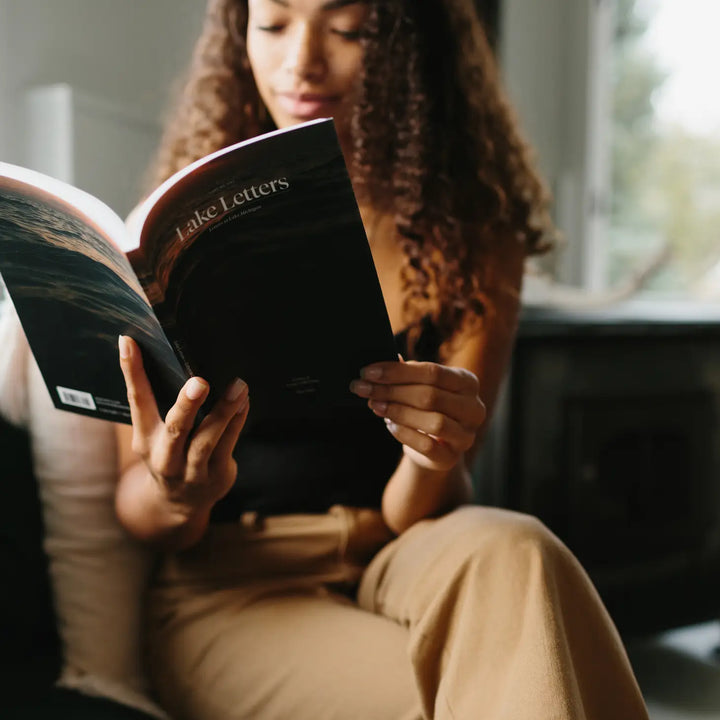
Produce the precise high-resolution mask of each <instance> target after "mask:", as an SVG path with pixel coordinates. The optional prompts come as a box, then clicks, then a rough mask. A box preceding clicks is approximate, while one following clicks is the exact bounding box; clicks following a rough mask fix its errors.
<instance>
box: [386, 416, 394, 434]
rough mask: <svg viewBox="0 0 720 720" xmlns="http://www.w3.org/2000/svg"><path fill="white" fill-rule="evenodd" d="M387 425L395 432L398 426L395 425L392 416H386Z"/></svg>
mask: <svg viewBox="0 0 720 720" xmlns="http://www.w3.org/2000/svg"><path fill="white" fill-rule="evenodd" d="M385 425H387V429H388V430H389V431H390V432H395V428H396V427H397V425H395V423H394V422H393V421H392V420H391V419H390V418H385Z"/></svg>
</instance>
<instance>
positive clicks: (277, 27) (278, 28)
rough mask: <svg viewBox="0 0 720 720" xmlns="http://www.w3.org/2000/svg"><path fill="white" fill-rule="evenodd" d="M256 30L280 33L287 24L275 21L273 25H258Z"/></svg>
mask: <svg viewBox="0 0 720 720" xmlns="http://www.w3.org/2000/svg"><path fill="white" fill-rule="evenodd" d="M255 29H256V30H260V31H261V32H266V33H279V32H282V31H283V30H284V29H285V25H283V24H282V23H273V24H272V25H256V26H255Z"/></svg>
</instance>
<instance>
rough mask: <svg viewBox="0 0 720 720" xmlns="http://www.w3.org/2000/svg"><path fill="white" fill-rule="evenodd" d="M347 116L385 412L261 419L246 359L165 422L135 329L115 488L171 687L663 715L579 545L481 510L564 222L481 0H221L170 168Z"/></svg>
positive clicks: (305, 698) (228, 705) (225, 697)
mask: <svg viewBox="0 0 720 720" xmlns="http://www.w3.org/2000/svg"><path fill="white" fill-rule="evenodd" d="M329 115H331V116H333V117H334V118H335V123H336V127H337V130H338V134H339V136H340V139H341V144H342V147H343V152H344V154H345V157H346V160H347V163H348V167H349V169H350V172H351V176H352V179H353V183H354V187H355V190H356V193H357V196H358V201H359V204H360V207H361V212H362V216H363V219H364V222H365V225H366V228H367V231H368V236H369V242H370V246H371V249H372V253H373V258H374V260H375V264H376V267H377V270H378V274H379V278H380V283H381V286H382V290H383V293H384V296H385V299H386V303H387V307H388V311H389V315H390V320H391V323H392V326H393V329H394V331H395V332H396V333H397V335H396V338H397V342H398V347H399V349H400V351H401V353H402V355H403V357H404V359H402V358H401V359H400V360H399V361H398V362H392V363H379V364H375V365H371V366H369V367H367V368H364V369H363V370H362V373H361V376H360V377H358V379H357V380H356V381H354V382H353V383H352V385H351V388H350V390H351V391H352V392H354V393H355V394H357V395H359V396H360V397H363V398H367V400H368V403H367V404H368V408H367V411H366V412H364V413H361V414H360V415H357V414H353V413H349V414H348V416H347V417H339V418H338V420H337V423H333V427H317V426H312V425H308V427H305V426H303V427H298V428H292V429H291V432H290V433H288V432H287V429H285V430H283V431H282V432H281V431H278V432H277V433H276V435H273V434H272V432H268V431H267V429H266V430H265V432H263V433H261V434H258V433H255V434H253V433H251V432H243V426H244V424H245V420H246V418H247V414H248V411H249V407H250V399H249V398H250V396H251V394H252V388H248V387H247V386H246V385H245V383H244V382H243V381H242V380H241V379H238V380H237V381H236V382H235V383H233V384H232V385H231V386H230V387H229V388H228V389H227V391H226V393H225V396H224V398H223V399H222V400H220V401H219V402H218V403H217V404H216V406H215V407H214V408H212V410H211V412H210V413H209V414H208V415H207V416H206V418H205V419H204V420H203V421H202V423H201V424H200V425H199V426H198V427H197V428H196V429H194V430H193V420H194V418H195V415H196V413H197V411H198V409H199V408H200V406H201V405H202V404H203V402H204V400H205V398H206V397H207V393H208V385H207V383H206V382H205V381H204V380H202V379H201V378H192V379H191V380H189V381H188V383H187V384H186V386H185V387H184V388H183V390H181V392H180V394H179V396H178V399H177V402H176V404H175V405H174V406H173V408H172V409H171V410H170V412H169V413H168V415H167V417H166V418H165V419H164V421H163V419H162V418H160V416H159V414H158V411H157V408H156V405H155V402H154V399H153V396H152V392H151V389H150V387H149V385H148V382H147V379H146V376H145V374H144V372H143V369H142V360H141V357H140V353H139V351H138V349H137V346H136V345H135V344H134V343H133V342H132V341H131V340H130V339H129V338H121V340H120V362H121V366H122V369H123V373H124V376H125V379H126V383H127V385H128V392H129V397H130V401H131V408H132V414H133V428H132V430H130V429H126V428H120V429H119V431H118V433H119V435H118V437H119V447H120V458H121V463H122V467H121V479H120V482H119V485H118V490H117V498H116V507H117V511H118V515H119V517H120V519H121V521H122V522H123V524H124V525H125V526H126V527H127V528H128V529H129V530H130V532H131V533H133V534H134V535H135V536H136V537H139V538H141V539H144V540H147V541H153V542H156V543H158V544H161V545H163V546H164V547H165V548H166V549H167V550H168V551H169V552H168V553H167V555H166V557H165V560H164V562H163V564H162V567H161V569H160V570H159V572H158V576H157V578H156V582H155V585H154V588H153V590H152V593H151V597H150V607H149V626H148V627H149V641H148V646H149V658H150V671H151V674H152V677H153V680H154V684H155V688H156V691H157V693H158V696H159V697H160V698H161V700H162V702H163V703H164V704H165V705H166V707H167V708H168V710H169V711H170V712H171V714H172V715H173V716H174V717H176V718H198V719H204V718H222V719H223V720H225V719H227V718H285V717H287V718H294V719H297V718H313V719H314V720H317V719H320V718H406V719H409V718H421V717H424V718H473V717H483V718H485V717H487V718H501V717H502V718H513V720H518V719H520V718H525V717H528V718H530V717H532V718H545V717H546V718H580V717H588V718H644V717H647V715H646V712H645V709H644V705H643V702H642V698H641V696H640V693H639V691H638V688H637V685H636V683H635V680H634V678H633V675H632V671H631V669H630V666H629V664H628V661H627V657H626V656H625V653H624V650H623V648H622V645H621V643H620V640H619V638H618V637H617V634H616V632H615V630H614V628H613V627H612V624H611V622H610V620H609V618H608V617H607V614H606V613H605V611H604V609H603V607H602V605H601V603H600V601H599V599H598V597H597V595H596V593H595V591H594V590H593V588H592V586H591V584H590V582H589V581H588V579H587V577H586V576H585V575H584V573H583V571H582V570H581V568H580V567H579V565H578V564H577V562H576V561H575V559H574V558H573V557H572V556H571V554H570V553H569V551H568V550H567V549H566V548H565V547H564V546H562V545H561V544H560V543H559V541H558V540H557V539H556V538H554V536H552V535H551V534H550V533H549V532H548V531H547V530H546V529H545V528H544V527H543V526H542V525H541V524H540V523H538V522H537V521H535V520H533V519H532V518H529V517H525V516H521V515H519V514H515V513H510V512H507V511H501V510H496V509H489V508H480V507H471V506H468V505H466V504H467V503H468V502H469V501H470V499H471V484H470V476H469V472H468V466H469V464H470V461H471V459H472V457H473V452H474V449H475V447H476V446H477V444H478V442H479V440H480V438H481V435H482V429H483V427H484V425H485V422H486V415H487V413H488V412H489V411H491V410H492V406H493V403H494V400H495V397H496V395H497V391H498V385H499V383H500V380H501V378H502V375H503V372H504V370H505V367H506V365H507V360H508V357H509V354H510V350H511V345H512V341H513V336H514V332H515V327H516V323H517V315H518V305H519V292H520V285H521V277H522V270H523V262H524V259H525V257H526V256H527V255H528V254H531V253H535V252H539V251H540V250H542V249H543V248H544V246H545V242H546V238H547V237H548V235H549V232H550V227H549V223H548V222H547V220H546V205H547V201H546V198H545V195H544V192H543V189H542V186H541V183H540V182H539V180H538V179H537V176H536V175H535V173H534V171H533V170H532V168H531V165H530V163H529V161H528V157H527V152H526V149H525V146H524V145H523V143H522V141H521V140H520V139H519V137H518V134H517V131H516V129H515V126H514V122H513V119H512V116H511V113H510V111H509V110H508V108H507V106H506V104H505V101H504V100H503V98H502V95H501V92H500V90H499V88H498V80H497V75H496V70H495V67H494V63H493V59H492V55H491V52H490V50H489V49H488V46H487V42H486V39H485V37H484V35H483V33H482V30H481V28H480V26H479V23H478V21H477V19H476V16H475V13H474V8H473V6H472V3H471V1H470V0H444V1H441V0H427V1H425V2H418V0H247V1H244V0H212V1H211V2H210V4H209V7H208V13H207V19H206V24H205V28H204V30H203V33H202V35H201V37H200V39H199V41H198V44H197V47H196V52H195V56H194V64H193V67H192V70H191V73H190V77H189V80H188V82H187V85H186V87H185V91H184V94H183V95H182V97H181V99H180V102H179V105H178V107H177V109H176V112H175V114H174V116H173V118H172V119H171V121H170V123H169V125H168V128H167V131H166V134H165V137H164V140H163V143H162V146H161V152H160V158H159V162H158V171H157V175H158V176H157V177H156V178H155V180H157V181H159V180H162V179H163V178H164V177H166V176H168V175H169V174H171V173H172V172H173V171H175V170H177V169H179V168H180V167H182V166H183V165H185V164H187V163H188V162H190V161H192V160H194V159H196V158H198V157H200V156H202V155H204V154H206V153H208V152H210V151H212V150H215V149H217V148H219V147H222V146H224V145H227V144H229V143H231V142H234V141H237V140H240V139H243V138H246V137H249V136H252V135H254V134H256V133H258V132H261V131H263V130H266V129H271V128H272V127H275V126H278V127H286V126H288V125H292V124H294V123H297V122H300V121H302V120H307V119H311V118H315V117H323V116H329ZM361 409H362V410H365V408H361ZM233 452H234V456H233ZM298 487H301V488H308V492H307V496H306V499H305V500H304V501H303V499H302V498H303V494H302V493H301V500H300V501H298V492H297V488H298ZM309 488H314V490H313V492H311V491H310V490H309ZM318 488H319V490H318ZM368 488H370V492H368Z"/></svg>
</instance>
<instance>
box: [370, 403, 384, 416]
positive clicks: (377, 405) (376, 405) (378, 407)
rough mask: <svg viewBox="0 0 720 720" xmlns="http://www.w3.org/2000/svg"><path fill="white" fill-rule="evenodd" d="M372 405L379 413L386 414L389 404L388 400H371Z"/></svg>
mask: <svg viewBox="0 0 720 720" xmlns="http://www.w3.org/2000/svg"><path fill="white" fill-rule="evenodd" d="M370 407H371V408H372V409H373V410H374V411H375V412H376V413H377V414H378V415H384V414H385V413H386V412H387V409H388V404H387V403H386V402H375V401H374V400H371V401H370Z"/></svg>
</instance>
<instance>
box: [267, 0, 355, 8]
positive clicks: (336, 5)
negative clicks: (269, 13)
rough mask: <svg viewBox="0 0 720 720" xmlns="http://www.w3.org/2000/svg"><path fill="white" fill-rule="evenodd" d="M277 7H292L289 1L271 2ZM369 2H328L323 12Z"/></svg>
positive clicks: (349, 0) (346, 0)
mask: <svg viewBox="0 0 720 720" xmlns="http://www.w3.org/2000/svg"><path fill="white" fill-rule="evenodd" d="M271 2H274V3H275V4H276V5H282V6H283V7H290V3H289V2H288V0H271ZM366 2H367V0H328V1H327V2H326V3H323V4H322V6H321V8H320V9H321V10H337V9H338V8H342V7H345V6H346V5H359V4H360V3H366Z"/></svg>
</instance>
